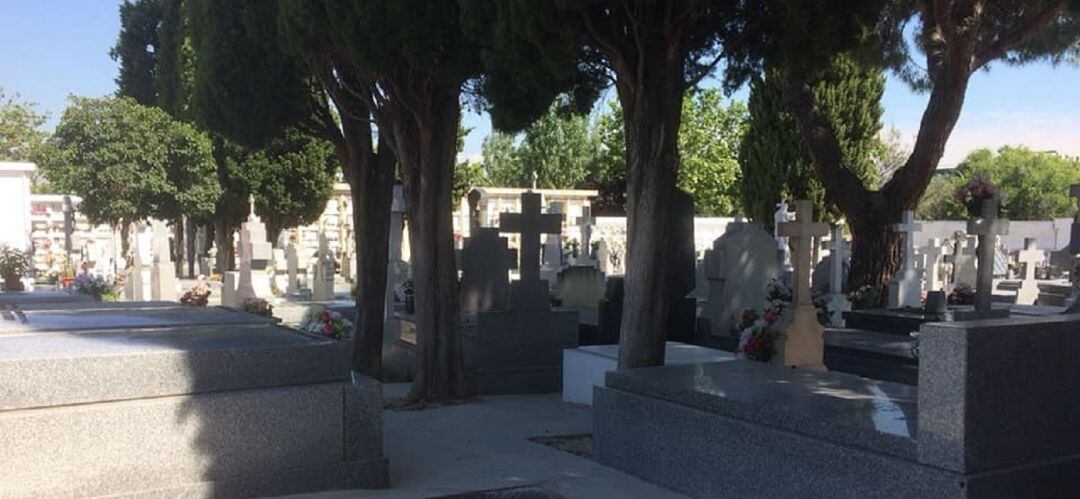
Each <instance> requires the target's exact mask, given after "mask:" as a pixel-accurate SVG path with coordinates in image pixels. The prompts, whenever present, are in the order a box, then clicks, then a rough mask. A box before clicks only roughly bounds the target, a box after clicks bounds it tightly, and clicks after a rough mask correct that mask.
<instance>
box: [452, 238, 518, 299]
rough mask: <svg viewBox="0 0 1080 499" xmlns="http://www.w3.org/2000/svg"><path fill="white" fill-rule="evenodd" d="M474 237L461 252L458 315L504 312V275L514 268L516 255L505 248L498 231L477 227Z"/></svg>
mask: <svg viewBox="0 0 1080 499" xmlns="http://www.w3.org/2000/svg"><path fill="white" fill-rule="evenodd" d="M474 234H475V235H473V236H472V237H468V238H465V245H464V247H463V248H462V250H461V271H462V278H461V313H463V314H475V313H479V312H487V311H490V310H506V305H507V302H506V301H507V298H508V294H509V290H510V280H509V278H508V276H507V273H508V272H509V271H510V269H512V268H516V267H517V252H516V251H514V250H512V249H509V248H508V247H507V242H506V238H505V237H499V230H498V229H493V228H479V229H477V231H476V232H475V233H474Z"/></svg>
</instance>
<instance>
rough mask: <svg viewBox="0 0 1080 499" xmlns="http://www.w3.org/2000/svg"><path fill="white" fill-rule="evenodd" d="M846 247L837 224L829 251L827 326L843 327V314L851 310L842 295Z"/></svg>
mask: <svg viewBox="0 0 1080 499" xmlns="http://www.w3.org/2000/svg"><path fill="white" fill-rule="evenodd" d="M846 252H847V245H846V244H845V243H844V230H843V228H841V227H840V225H839V224H837V225H834V226H833V228H832V241H831V249H830V251H829V260H830V263H829V295H828V302H827V305H828V309H829V325H830V326H833V327H844V312H847V311H849V310H851V302H850V301H848V298H847V294H845V293H844V279H845V275H844V267H845V265H844V260H845V256H846V254H845V253H846Z"/></svg>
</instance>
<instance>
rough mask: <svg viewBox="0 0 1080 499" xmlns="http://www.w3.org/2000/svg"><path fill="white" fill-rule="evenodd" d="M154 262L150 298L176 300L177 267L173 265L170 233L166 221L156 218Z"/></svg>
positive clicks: (153, 226) (151, 267)
mask: <svg viewBox="0 0 1080 499" xmlns="http://www.w3.org/2000/svg"><path fill="white" fill-rule="evenodd" d="M150 226H151V227H152V228H153V240H152V241H153V242H152V244H151V246H150V247H151V248H152V249H153V251H154V256H153V263H152V264H151V266H150V299H151V300H155V301H176V267H175V266H173V262H172V255H170V252H169V234H168V230H167V229H166V227H165V222H162V221H161V220H154V221H153V222H151V224H150Z"/></svg>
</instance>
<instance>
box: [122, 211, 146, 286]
mask: <svg viewBox="0 0 1080 499" xmlns="http://www.w3.org/2000/svg"><path fill="white" fill-rule="evenodd" d="M141 234H142V224H141V223H135V224H132V226H131V236H130V237H131V248H130V251H131V274H130V275H129V276H128V280H127V283H125V286H124V295H125V297H126V298H127V299H128V301H145V300H146V291H145V289H144V287H143V274H142V269H143V259H142V248H141V247H140V246H141V243H140V239H141V237H140V235H141Z"/></svg>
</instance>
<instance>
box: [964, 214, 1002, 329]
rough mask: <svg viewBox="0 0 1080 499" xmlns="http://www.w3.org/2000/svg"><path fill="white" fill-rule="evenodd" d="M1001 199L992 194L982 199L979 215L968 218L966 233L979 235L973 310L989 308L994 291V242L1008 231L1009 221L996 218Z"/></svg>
mask: <svg viewBox="0 0 1080 499" xmlns="http://www.w3.org/2000/svg"><path fill="white" fill-rule="evenodd" d="M1000 205H1001V199H1000V198H998V197H997V196H994V197H992V198H990V199H984V200H983V201H982V206H981V216H980V217H979V218H973V219H970V220H968V224H967V229H968V230H967V231H968V234H974V235H976V236H978V237H979V248H978V250H977V258H978V273H977V274H976V275H975V310H977V311H980V312H987V311H989V310H990V297H991V295H992V294H993V291H994V289H993V288H994V243H995V240H996V238H997V236H999V235H1005V234H1008V233H1009V221H1008V220H1006V219H1004V218H998V217H997V215H998V207H999V206H1000Z"/></svg>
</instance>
